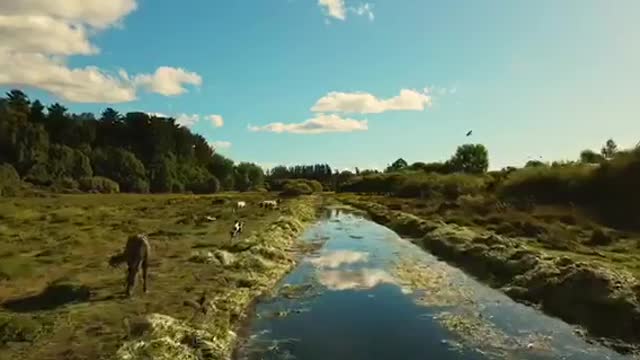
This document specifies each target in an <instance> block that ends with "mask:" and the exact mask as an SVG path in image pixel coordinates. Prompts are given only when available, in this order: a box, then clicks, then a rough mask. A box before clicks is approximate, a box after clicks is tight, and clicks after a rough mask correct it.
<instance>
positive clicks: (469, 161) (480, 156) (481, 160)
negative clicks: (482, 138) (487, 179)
mask: <svg viewBox="0 0 640 360" xmlns="http://www.w3.org/2000/svg"><path fill="white" fill-rule="evenodd" d="M449 165H450V166H451V169H452V170H453V171H456V172H465V173H471V174H481V173H484V172H486V171H487V169H488V168H489V152H488V151H487V148H486V147H485V146H484V145H482V144H465V145H461V146H458V149H457V150H456V153H455V154H454V155H453V156H452V157H451V159H450V160H449Z"/></svg>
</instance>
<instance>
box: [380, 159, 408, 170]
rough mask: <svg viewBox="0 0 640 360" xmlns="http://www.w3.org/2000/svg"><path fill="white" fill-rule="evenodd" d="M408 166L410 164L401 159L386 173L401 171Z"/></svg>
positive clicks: (389, 167)
mask: <svg viewBox="0 0 640 360" xmlns="http://www.w3.org/2000/svg"><path fill="white" fill-rule="evenodd" d="M408 166H409V164H408V163H407V162H406V161H405V160H404V159H403V158H400V159H398V160H396V161H394V162H393V163H392V164H391V165H389V166H388V167H387V169H386V170H385V172H394V171H400V170H403V169H405V168H407V167H408Z"/></svg>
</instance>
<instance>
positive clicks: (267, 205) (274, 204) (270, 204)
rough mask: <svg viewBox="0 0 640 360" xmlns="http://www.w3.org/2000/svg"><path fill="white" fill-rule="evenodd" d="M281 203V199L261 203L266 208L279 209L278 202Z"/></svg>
mask: <svg viewBox="0 0 640 360" xmlns="http://www.w3.org/2000/svg"><path fill="white" fill-rule="evenodd" d="M279 203H280V199H278V200H265V201H263V202H261V203H260V207H262V208H265V209H277V208H278V204H279Z"/></svg>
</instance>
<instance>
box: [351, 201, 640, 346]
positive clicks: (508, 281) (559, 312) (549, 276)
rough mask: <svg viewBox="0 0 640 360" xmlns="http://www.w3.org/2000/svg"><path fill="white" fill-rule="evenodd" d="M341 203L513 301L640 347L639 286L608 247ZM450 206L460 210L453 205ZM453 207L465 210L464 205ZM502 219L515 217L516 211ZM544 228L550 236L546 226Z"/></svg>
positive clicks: (421, 212) (415, 210)
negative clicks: (552, 244) (552, 245)
mask: <svg viewBox="0 0 640 360" xmlns="http://www.w3.org/2000/svg"><path fill="white" fill-rule="evenodd" d="M340 199H341V200H343V201H344V202H346V203H348V204H350V205H353V206H356V207H358V208H361V209H363V210H366V211H368V212H369V214H370V215H371V217H372V218H373V220H375V221H377V222H379V223H381V224H383V225H386V226H389V227H390V228H392V229H394V230H396V231H398V232H399V233H402V234H405V235H408V236H411V237H414V238H416V242H417V243H419V244H421V245H422V246H423V247H424V248H426V249H427V250H429V251H430V252H432V253H433V254H434V255H436V256H439V257H441V258H443V259H445V260H447V261H450V262H452V263H454V264H455V265H457V266H459V267H461V268H464V269H465V270H466V271H467V272H468V273H470V274H473V275H475V276H476V277H478V278H479V279H481V280H483V281H485V282H487V283H489V284H490V285H491V286H493V287H496V288H500V289H501V290H503V291H504V292H505V293H507V294H508V295H509V296H511V297H512V298H514V299H515V300H518V301H523V302H526V303H529V304H535V305H537V306H540V307H541V308H542V309H543V310H544V311H545V312H547V313H549V314H551V315H554V316H558V317H560V318H562V319H563V320H565V321H567V322H569V323H573V324H577V325H581V326H583V327H584V328H586V329H587V330H588V331H589V332H590V334H591V335H593V336H595V337H599V338H601V340H603V341H604V342H605V343H607V344H608V345H611V346H614V347H616V348H617V349H619V350H624V351H629V350H632V348H633V347H636V346H637V344H640V335H638V332H637V331H636V329H637V328H638V326H640V305H639V302H638V293H639V291H638V289H640V285H639V283H638V281H637V279H636V277H635V276H634V275H633V273H632V272H630V271H627V270H629V268H627V267H626V266H624V265H623V264H620V263H616V262H615V260H614V259H615V258H608V257H607V255H605V254H606V252H605V251H604V250H602V251H598V252H597V253H598V254H600V255H589V254H587V253H577V252H574V251H572V249H573V248H569V249H565V250H559V249H549V248H548V244H547V243H546V242H545V241H548V239H543V241H538V239H536V238H535V237H533V236H529V237H526V236H522V235H521V236H507V235H499V234H497V233H496V232H495V231H493V230H490V229H488V227H487V226H486V224H485V223H483V222H479V224H477V223H474V222H473V219H474V216H468V219H467V221H468V222H469V223H467V224H465V225H460V224H457V223H456V222H459V221H456V219H457V218H458V217H460V214H459V213H458V214H456V213H455V212H451V211H450V210H449V211H446V212H445V211H440V214H438V211H437V210H436V211H434V212H433V213H430V214H429V210H426V209H429V208H430V206H428V205H427V204H425V202H424V201H423V204H425V206H424V207H417V206H416V205H417V204H416V203H407V201H404V200H400V199H393V198H383V197H376V198H371V197H357V196H341V197H340ZM374 199H375V200H377V201H372V200H374ZM426 202H428V201H426ZM431 205H433V204H431ZM447 207H449V208H455V207H454V206H452V205H451V204H450V205H449V206H447ZM437 208H440V206H436V209H437ZM461 208H462V209H461ZM392 209H396V210H392ZM455 209H456V210H457V211H459V212H462V211H464V210H463V209H464V206H460V208H455ZM466 210H468V209H466ZM485 215H487V214H485ZM503 216H505V217H508V216H511V217H515V216H517V212H512V213H509V212H508V213H506V214H503ZM475 217H479V215H477V214H476V216H475ZM452 220H453V221H452ZM554 220H557V219H556V218H554ZM585 221H586V220H585ZM496 224H497V225H500V224H503V222H502V221H496ZM547 224H548V223H547ZM553 224H555V225H557V223H555V222H554V223H553ZM540 229H541V231H546V228H545V227H544V226H543V225H541V226H540ZM541 236H542V235H541ZM559 241H560V240H559ZM583 246H584V245H583ZM626 256H628V257H632V256H636V254H633V253H632V254H626ZM626 343H631V344H634V345H635V346H628V345H627V344H626Z"/></svg>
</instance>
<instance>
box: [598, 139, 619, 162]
mask: <svg viewBox="0 0 640 360" xmlns="http://www.w3.org/2000/svg"><path fill="white" fill-rule="evenodd" d="M617 152H618V145H617V144H616V142H615V141H613V139H609V140H607V142H606V143H605V144H604V146H603V147H602V149H601V150H600V153H601V154H602V156H603V157H604V158H605V159H607V160H611V159H613V157H614V156H615V155H616V153H617Z"/></svg>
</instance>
